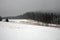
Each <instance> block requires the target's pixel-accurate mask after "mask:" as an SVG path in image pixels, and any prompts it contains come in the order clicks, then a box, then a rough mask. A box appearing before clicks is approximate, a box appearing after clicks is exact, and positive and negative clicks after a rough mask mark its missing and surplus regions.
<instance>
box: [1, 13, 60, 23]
mask: <svg viewBox="0 0 60 40" xmlns="http://www.w3.org/2000/svg"><path fill="white" fill-rule="evenodd" d="M1 18H3V19H6V18H8V19H31V20H35V21H41V22H45V23H51V24H60V14H57V13H52V12H51V13H49V12H26V13H25V14H23V15H18V16H15V17H1V16H0V20H1Z"/></svg>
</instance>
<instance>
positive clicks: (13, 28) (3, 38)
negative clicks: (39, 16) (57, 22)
mask: <svg viewBox="0 0 60 40" xmlns="http://www.w3.org/2000/svg"><path fill="white" fill-rule="evenodd" d="M0 40H60V28H54V27H45V26H38V25H30V24H23V23H13V22H0Z"/></svg>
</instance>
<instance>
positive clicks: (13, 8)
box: [0, 0, 60, 16]
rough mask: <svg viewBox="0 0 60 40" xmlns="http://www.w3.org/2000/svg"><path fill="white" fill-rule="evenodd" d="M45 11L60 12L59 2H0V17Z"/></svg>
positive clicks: (57, 0)
mask: <svg viewBox="0 0 60 40" xmlns="http://www.w3.org/2000/svg"><path fill="white" fill-rule="evenodd" d="M47 10H50V11H57V12H60V0H0V16H16V15H21V14H23V13H25V12H28V11H47Z"/></svg>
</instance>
